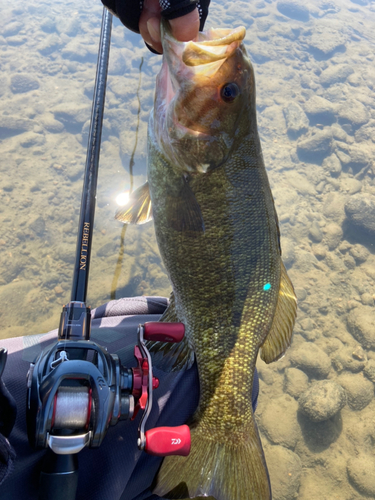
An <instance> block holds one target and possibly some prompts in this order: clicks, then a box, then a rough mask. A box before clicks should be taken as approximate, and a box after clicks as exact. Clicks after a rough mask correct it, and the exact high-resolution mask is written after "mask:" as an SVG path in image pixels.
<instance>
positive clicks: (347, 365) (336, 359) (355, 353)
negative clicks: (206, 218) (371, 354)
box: [332, 346, 367, 373]
mask: <svg viewBox="0 0 375 500" xmlns="http://www.w3.org/2000/svg"><path fill="white" fill-rule="evenodd" d="M366 360H367V357H366V353H365V351H364V350H363V349H362V347H361V346H358V347H357V348H356V349H353V347H343V348H342V349H340V350H339V351H338V352H337V353H336V354H334V356H333V359H332V364H333V366H334V367H335V369H336V370H337V371H339V372H341V371H343V370H349V371H350V372H353V373H357V372H360V371H362V370H363V368H364V367H365V365H366Z"/></svg>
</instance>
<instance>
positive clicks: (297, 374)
mask: <svg viewBox="0 0 375 500" xmlns="http://www.w3.org/2000/svg"><path fill="white" fill-rule="evenodd" d="M308 387H309V377H308V376H307V375H306V373H304V372H303V371H302V370H299V369H298V368H287V369H286V370H285V375H284V390H285V392H287V393H288V394H290V396H293V397H294V398H298V397H299V396H300V394H301V393H302V392H304V391H306V389H307V388H308Z"/></svg>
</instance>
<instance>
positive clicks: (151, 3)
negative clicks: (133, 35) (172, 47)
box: [139, 0, 163, 53]
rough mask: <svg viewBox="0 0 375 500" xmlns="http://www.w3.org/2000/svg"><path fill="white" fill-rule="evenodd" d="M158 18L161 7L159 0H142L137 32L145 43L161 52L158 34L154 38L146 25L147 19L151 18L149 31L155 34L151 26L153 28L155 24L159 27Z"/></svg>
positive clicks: (159, 17)
mask: <svg viewBox="0 0 375 500" xmlns="http://www.w3.org/2000/svg"><path fill="white" fill-rule="evenodd" d="M160 19H161V7H160V4H159V0H144V4H143V10H142V14H141V17H140V19H139V32H140V33H141V35H142V38H143V40H144V41H145V42H146V43H148V44H149V45H151V47H153V48H154V49H155V50H157V51H158V52H160V53H162V52H163V49H162V46H161V43H160V34H159V37H156V39H155V40H154V39H153V37H152V36H151V33H150V31H149V26H148V21H150V20H151V22H150V26H151V32H152V34H154V35H155V33H154V32H153V31H152V28H154V27H155V26H156V27H159V25H160Z"/></svg>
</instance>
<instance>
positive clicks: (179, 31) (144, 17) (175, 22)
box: [139, 0, 199, 54]
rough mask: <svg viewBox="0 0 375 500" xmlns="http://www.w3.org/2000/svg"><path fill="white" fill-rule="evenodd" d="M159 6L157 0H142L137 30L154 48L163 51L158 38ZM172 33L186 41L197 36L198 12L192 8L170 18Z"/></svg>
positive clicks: (178, 38)
mask: <svg viewBox="0 0 375 500" xmlns="http://www.w3.org/2000/svg"><path fill="white" fill-rule="evenodd" d="M160 21H161V7H160V4H159V0H144V4H143V10H142V14H141V17H140V20H139V31H140V33H141V35H142V38H143V39H144V41H145V42H146V43H147V44H148V45H150V46H151V47H152V48H153V49H154V50H156V51H157V52H159V53H160V54H162V53H163V48H162V45H161V38H160ZM169 24H170V26H171V29H172V35H173V36H174V37H175V38H176V39H177V40H179V41H180V42H188V41H189V40H193V39H194V38H196V37H197V36H198V31H199V14H198V9H194V10H193V11H192V12H189V14H185V15H184V16H181V17H177V18H175V19H170V20H169Z"/></svg>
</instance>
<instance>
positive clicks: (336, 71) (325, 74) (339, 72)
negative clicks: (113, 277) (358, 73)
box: [320, 64, 354, 87]
mask: <svg viewBox="0 0 375 500" xmlns="http://www.w3.org/2000/svg"><path fill="white" fill-rule="evenodd" d="M353 72H354V70H353V68H352V66H349V64H336V65H331V66H328V68H327V69H325V70H324V71H322V73H321V74H320V81H321V84H322V85H324V86H326V87H328V86H329V85H333V84H334V83H343V82H344V81H345V80H346V79H347V78H348V76H349V75H351V74H352V73H353Z"/></svg>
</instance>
